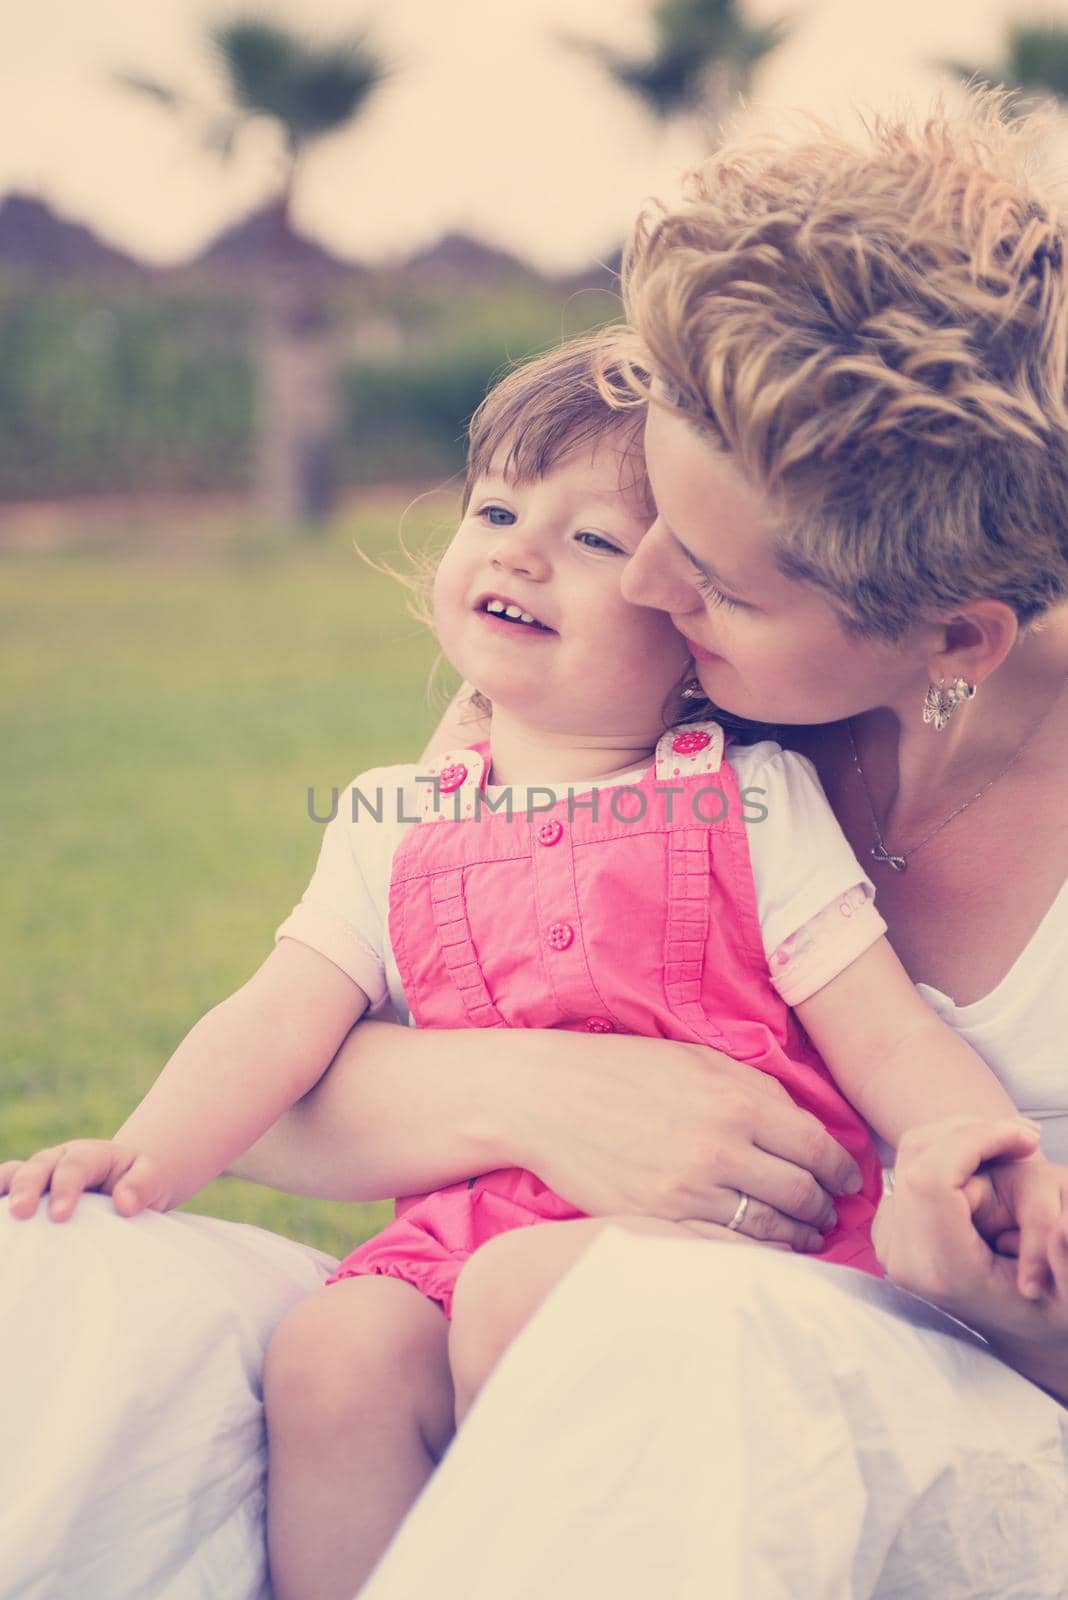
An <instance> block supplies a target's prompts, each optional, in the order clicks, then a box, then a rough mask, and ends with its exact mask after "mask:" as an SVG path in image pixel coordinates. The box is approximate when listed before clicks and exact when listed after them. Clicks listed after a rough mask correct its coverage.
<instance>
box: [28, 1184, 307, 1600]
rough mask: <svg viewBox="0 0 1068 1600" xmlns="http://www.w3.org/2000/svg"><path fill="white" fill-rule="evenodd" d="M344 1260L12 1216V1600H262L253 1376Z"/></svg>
mask: <svg viewBox="0 0 1068 1600" xmlns="http://www.w3.org/2000/svg"><path fill="white" fill-rule="evenodd" d="M331 1265H332V1262H331V1261H330V1260H329V1258H327V1257H326V1256H323V1255H321V1254H320V1252H318V1251H316V1250H311V1249H308V1248H306V1247H304V1246H301V1245H297V1244H293V1243H292V1242H291V1241H290V1240H288V1239H281V1238H278V1237H277V1236H275V1235H273V1234H270V1233H265V1232H263V1230H262V1229H259V1228H250V1227H245V1226H243V1225H242V1224H239V1223H230V1222H219V1221H215V1220H213V1219H210V1218H206V1217H194V1216H187V1215H184V1214H177V1213H173V1214H171V1215H168V1216H159V1215H157V1214H155V1213H153V1212H149V1213H147V1214H146V1215H144V1216H142V1217H138V1218H137V1219H136V1220H134V1221H129V1220H125V1219H123V1218H121V1217H119V1216H117V1215H116V1213H115V1211H114V1210H113V1208H112V1204H111V1201H110V1199H104V1198H103V1197H100V1196H95V1195H92V1196H87V1197H86V1198H85V1199H84V1200H83V1201H82V1202H81V1204H80V1205H79V1208H78V1211H77V1212H76V1213H75V1215H74V1217H73V1218H72V1219H71V1220H70V1221H69V1222H65V1223H63V1224H60V1225H57V1224H54V1223H51V1222H49V1221H48V1220H47V1218H46V1217H44V1216H43V1215H38V1217H36V1218H35V1219H33V1220H32V1221H25V1222H14V1221H12V1219H11V1217H10V1215H9V1214H8V1210H7V1205H6V1203H3V1202H0V1429H2V1445H0V1597H2V1600H15V1597H17V1600H267V1597H268V1595H269V1588H268V1584H267V1574H266V1553H265V1545H264V1534H263V1511H264V1468H265V1446H264V1431H263V1416H262V1411H263V1408H262V1403H261V1394H260V1369H261V1366H262V1362H263V1352H264V1349H265V1347H266V1344H267V1340H268V1338H269V1337H270V1334H271V1331H272V1330H273V1328H274V1326H275V1324H276V1323H277V1322H278V1320H279V1318H280V1317H281V1316H282V1315H283V1314H284V1313H285V1312H286V1311H287V1310H288V1309H289V1307H290V1306H291V1305H293V1304H295V1302H296V1301H297V1300H299V1299H300V1298H301V1296H302V1295H304V1294H306V1293H308V1291H309V1290H312V1289H315V1288H317V1287H318V1286H319V1285H320V1284H321V1283H322V1281H323V1278H324V1277H325V1276H326V1273H327V1272H328V1271H329V1269H330V1267H331Z"/></svg>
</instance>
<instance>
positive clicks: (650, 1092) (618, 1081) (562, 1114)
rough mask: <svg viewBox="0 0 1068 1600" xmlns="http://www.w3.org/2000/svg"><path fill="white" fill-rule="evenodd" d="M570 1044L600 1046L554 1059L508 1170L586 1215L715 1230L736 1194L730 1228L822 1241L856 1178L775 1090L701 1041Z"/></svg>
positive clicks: (811, 1243) (819, 1129)
mask: <svg viewBox="0 0 1068 1600" xmlns="http://www.w3.org/2000/svg"><path fill="white" fill-rule="evenodd" d="M498 1037H499V1035H498ZM556 1037H557V1038H562V1039H563V1040H569V1041H574V1040H575V1035H573V1034H563V1035H556ZM582 1043H583V1045H586V1044H593V1045H596V1046H597V1047H598V1049H597V1050H590V1051H589V1052H587V1051H586V1050H585V1049H582V1050H575V1051H573V1053H572V1056H571V1059H570V1060H569V1059H567V1056H566V1055H563V1056H562V1057H561V1059H560V1061H559V1062H554V1063H552V1070H553V1071H554V1074H555V1075H556V1077H557V1081H556V1083H555V1084H554V1086H553V1089H552V1091H551V1092H550V1093H545V1090H544V1087H543V1089H542V1093H541V1094H540V1095H539V1096H538V1098H537V1100H536V1102H535V1103H534V1104H532V1105H531V1107H530V1113H529V1116H530V1120H529V1122H528V1124H527V1127H526V1129H525V1132H526V1134H527V1136H528V1138H529V1140H530V1148H529V1149H527V1150H525V1151H524V1153H523V1158H522V1160H521V1162H520V1163H519V1164H521V1165H524V1166H528V1167H530V1168H531V1170H533V1171H534V1172H536V1173H537V1174H538V1176H539V1177H540V1178H541V1179H542V1180H543V1182H545V1183H547V1184H549V1185H550V1186H551V1187H552V1188H554V1189H556V1190H557V1192H558V1193H560V1194H562V1195H564V1197H565V1198H566V1199H568V1200H570V1201H571V1202H572V1204H573V1205H576V1206H578V1207H579V1208H580V1209H581V1210H583V1211H587V1212H589V1213H590V1214H591V1215H593V1216H605V1215H611V1214H616V1213H623V1214H626V1213H634V1214H640V1215H644V1216H651V1217H660V1218H662V1219H664V1220H665V1221H669V1222H685V1223H694V1222H696V1223H718V1224H720V1225H723V1224H725V1223H727V1222H729V1221H730V1220H731V1218H732V1217H733V1216H734V1214H735V1211H736V1209H737V1206H738V1202H739V1199H740V1197H741V1195H743V1194H746V1195H748V1196H749V1197H750V1203H749V1206H748V1208H747V1209H746V1213H745V1217H744V1219H743V1222H742V1224H741V1228H740V1230H739V1231H741V1232H743V1233H745V1234H746V1235H747V1236H748V1237H750V1238H755V1239H766V1240H777V1241H781V1242H785V1243H787V1244H790V1245H791V1246H792V1247H793V1248H794V1249H800V1250H806V1249H807V1250H819V1249H821V1248H822V1245H823V1238H822V1232H821V1231H820V1230H823V1231H827V1230H829V1229H830V1228H832V1227H833V1226H834V1224H835V1220H836V1218H835V1211H834V1202H833V1198H832V1197H833V1196H834V1195H836V1194H841V1193H846V1192H853V1191H854V1190H855V1189H856V1188H859V1186H860V1173H859V1171H858V1170H857V1167H856V1165H855V1163H854V1162H853V1160H852V1158H851V1157H850V1156H849V1155H848V1154H847V1153H846V1152H845V1151H844V1150H843V1149H842V1147H841V1146H840V1145H839V1144H837V1143H836V1142H835V1140H834V1139H832V1138H831V1136H830V1135H829V1134H828V1133H827V1131H826V1129H825V1128H824V1127H823V1125H822V1124H821V1123H820V1122H818V1121H817V1119H816V1118H815V1117H813V1116H811V1115H810V1114H809V1113H808V1112H806V1111H801V1110H799V1109H798V1107H797V1106H795V1105H794V1103H793V1101H792V1100H791V1099H790V1097H789V1095H788V1094H787V1093H786V1091H785V1089H783V1087H782V1085H781V1084H779V1083H778V1082H777V1081H776V1080H775V1079H773V1078H771V1077H769V1076H768V1074H767V1073H763V1072H760V1071H759V1070H758V1069H757V1068H755V1067H750V1066H746V1065H744V1064H742V1063H739V1062H737V1061H732V1060H731V1059H730V1058H729V1057H728V1056H724V1055H721V1054H720V1053H719V1052H718V1051H716V1050H711V1049H708V1048H706V1047H704V1046H701V1045H689V1044H681V1043H678V1042H676V1041H672V1040H666V1039H655V1040H650V1039H642V1038H636V1037H633V1036H631V1037H625V1038H620V1037H618V1036H614V1037H600V1038H596V1039H583V1041H582ZM565 1050H566V1046H565ZM595 1056H596V1057H597V1059H594V1057H595Z"/></svg>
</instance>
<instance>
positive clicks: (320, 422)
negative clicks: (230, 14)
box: [117, 17, 387, 522]
mask: <svg viewBox="0 0 1068 1600" xmlns="http://www.w3.org/2000/svg"><path fill="white" fill-rule="evenodd" d="M208 42H209V47H210V50H211V53H212V56H213V58H214V62H215V65H216V67H217V68H218V69H219V72H220V75H221V77H222V80H223V87H224V90H225V92H226V95H227V98H228V100H229V106H228V109H227V110H226V111H225V113H224V114H222V115H221V116H220V115H218V114H212V113H210V112H208V111H206V110H205V109H204V108H202V107H200V106H198V105H197V104H196V103H195V102H193V101H192V100H190V99H189V97H188V96H186V95H184V94H181V93H180V92H179V91H177V90H175V89H173V88H171V87H170V86H168V85H166V84H162V83H159V82H157V81H156V80H154V79H151V78H146V77H143V76H141V75H140V74H136V73H120V74H118V75H117V76H118V80H119V82H120V83H122V84H123V85H124V86H125V87H126V88H128V89H133V90H135V91H137V92H138V93H140V94H147V95H149V96H150V97H151V98H152V99H153V100H155V101H156V102H157V103H158V104H160V105H162V106H164V107H166V108H167V109H168V110H170V111H173V112H176V113H179V114H183V115H189V114H191V115H192V116H193V118H194V119H195V121H196V122H197V124H198V126H199V131H200V134H201V137H202V138H203V139H204V141H205V142H206V143H207V144H208V145H209V147H210V148H212V149H214V150H216V151H217V152H218V153H219V154H220V155H221V156H223V157H228V156H230V155H231V154H232V152H233V150H234V148H235V146H236V144H237V143H238V141H239V138H240V135H241V132H242V130H243V129H244V128H245V127H246V126H247V125H248V124H249V123H250V122H252V121H254V120H256V119H260V118H266V119H267V120H269V121H271V122H274V123H275V124H276V126H277V127H278V128H279V130H280V132H281V134H282V146H283V154H282V163H281V173H280V175H279V182H278V188H277V192H276V197H275V201H274V204H273V205H272V206H271V207H270V216H271V219H272V229H271V236H270V243H269V245H268V259H267V261H266V262H265V267H266V269H267V271H266V278H265V283H264V289H265V293H264V295H263V303H262V307H261V313H262V335H261V340H260V353H261V354H260V423H259V448H258V454H259V463H258V472H257V478H258V488H259V491H260V497H261V499H262V500H263V502H264V505H265V507H266V508H267V510H268V511H269V512H270V513H271V514H272V515H273V516H274V517H276V518H278V519H279V520H287V521H289V520H297V521H303V522H317V521H320V520H322V518H323V517H325V516H326V515H327V513H328V512H329V509H330V505H331V503H332V499H333V481H332V470H331V457H332V454H333V446H334V443H335V438H336V432H337V428H336V414H337V401H336V394H335V383H334V373H333V364H332V362H331V359H330V340H329V338H328V331H329V330H328V327H327V316H326V308H325V304H324V299H323V291H322V287H321V285H319V284H316V283H313V282H312V281H311V280H310V279H309V277H308V275H307V273H306V271H302V270H301V268H300V266H299V265H298V264H297V259H298V258H297V257H296V256H295V255H294V252H292V251H291V250H290V249H288V248H287V246H288V245H289V244H290V242H291V241H292V238H293V231H292V225H291V215H292V203H293V193H294V189H295V187H296V184H297V182H298V179H299V176H300V173H301V171H302V169H303V164H304V161H305V159H306V157H307V155H308V153H309V151H310V150H311V149H313V148H314V146H315V145H316V144H317V142H318V141H319V140H321V139H323V138H325V137H326V136H327V135H328V134H331V133H335V132H337V131H338V130H339V129H341V128H343V127H344V126H345V125H346V124H347V123H349V122H350V121H351V120H352V119H353V118H354V117H356V116H358V115H359V113H360V112H361V111H362V110H363V108H364V106H365V105H366V104H367V102H368V100H369V99H370V97H371V95H372V94H373V93H374V91H375V90H376V89H377V88H378V86H379V85H380V84H381V83H382V82H383V80H384V79H385V77H386V76H387V72H386V68H385V65H384V63H383V61H382V59H381V57H380V56H379V55H378V54H377V53H376V52H375V51H374V50H373V49H372V48H371V47H370V46H369V45H368V43H367V42H366V39H365V38H364V37H362V36H361V37H357V38H353V39H349V40H346V41H343V42H339V43H334V44H332V45H322V46H321V45H314V44H310V43H307V42H305V41H304V40H303V39H300V38H298V37H297V36H296V35H294V34H292V33H290V32H289V31H288V30H287V29H285V28H281V27H278V26H276V25H274V24H272V23H268V22H264V21H261V20H259V19H257V18H251V17H250V18H240V17H238V18H233V19H231V20H229V21H226V22H220V23H217V24H215V25H214V26H212V27H211V28H210V29H209V31H208Z"/></svg>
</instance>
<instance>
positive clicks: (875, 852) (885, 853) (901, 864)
mask: <svg viewBox="0 0 1068 1600" xmlns="http://www.w3.org/2000/svg"><path fill="white" fill-rule="evenodd" d="M1062 693H1063V688H1061V689H1058V691H1057V693H1056V694H1055V695H1054V697H1053V699H1052V700H1051V701H1050V703H1049V705H1048V706H1047V707H1046V709H1045V711H1043V713H1042V715H1041V716H1040V717H1039V719H1038V721H1037V722H1036V723H1035V725H1034V727H1033V728H1032V729H1031V732H1030V733H1029V734H1028V735H1027V738H1026V739H1025V740H1024V742H1023V744H1021V745H1019V746H1018V747H1017V748H1016V750H1015V751H1014V752H1013V754H1012V755H1011V756H1010V757H1009V759H1008V760H1007V761H1006V763H1005V765H1004V766H1003V767H1002V768H1001V770H1000V772H995V774H994V776H993V777H992V778H988V779H987V781H986V782H985V783H984V784H983V787H982V788H981V789H977V790H976V791H975V793H974V794H973V795H971V796H969V798H968V799H967V800H962V801H961V803H960V805H959V806H957V807H956V808H955V809H954V810H953V811H951V812H950V813H949V816H948V817H943V818H942V820H941V822H940V823H938V825H937V826H936V827H934V828H932V829H931V831H930V833H925V834H924V836H923V838H922V839H917V840H916V843H915V844H910V845H909V847H908V849H907V850H890V849H888V847H887V843H886V840H885V839H884V838H883V830H882V829H881V828H880V826H879V819H878V817H877V816H876V815H875V805H874V802H873V801H872V797H871V790H870V789H869V788H868V780H867V778H866V777H865V776H864V768H863V767H862V766H861V764H860V756H859V755H858V754H857V741H856V739H855V738H854V737H853V719H852V717H847V718H846V733H847V734H848V735H849V750H850V754H851V755H852V757H853V765H854V766H855V767H856V769H857V777H858V778H859V779H860V784H861V788H862V789H863V790H864V798H865V800H866V801H867V802H868V810H869V812H870V813H871V825H872V828H873V829H874V831H875V843H874V844H873V845H872V847H871V851H870V854H871V858H872V860H873V861H877V862H878V863H879V865H880V866H882V867H889V868H890V869H891V870H892V871H893V872H905V871H907V869H908V864H909V856H914V855H915V854H916V852H917V850H922V849H923V847H924V845H925V844H930V842H931V840H932V839H933V838H934V837H935V834H937V833H941V832H942V829H943V828H948V826H949V824H950V823H951V822H952V821H953V819H954V817H959V816H960V814H961V812H962V811H967V809H968V807H969V806H974V804H975V802H976V801H977V800H981V799H982V798H983V795H984V794H986V792H987V790H988V789H992V788H993V787H994V785H995V783H998V782H1000V780H1001V779H1002V778H1003V777H1004V776H1005V774H1006V773H1007V772H1008V771H1009V770H1010V769H1011V768H1012V767H1014V766H1015V765H1016V763H1017V761H1019V759H1020V757H1021V756H1022V755H1023V753H1024V751H1025V750H1026V749H1028V747H1029V746H1030V745H1031V743H1032V741H1033V740H1034V738H1035V737H1036V735H1037V734H1038V732H1039V730H1040V729H1041V727H1042V725H1043V724H1044V722H1045V720H1046V718H1047V717H1048V716H1049V714H1050V712H1051V711H1052V710H1053V707H1054V706H1055V705H1056V704H1057V701H1058V700H1059V699H1060V697H1061V694H1062Z"/></svg>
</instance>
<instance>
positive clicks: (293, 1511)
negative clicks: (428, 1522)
mask: <svg viewBox="0 0 1068 1600" xmlns="http://www.w3.org/2000/svg"><path fill="white" fill-rule="evenodd" d="M264 1401H265V1405H266V1410H267V1435H268V1447H269V1458H268V1472H267V1544H268V1550H269V1553H270V1563H271V1581H272V1584H273V1587H274V1594H275V1600H352V1597H353V1595H354V1594H355V1593H356V1591H357V1590H358V1589H359V1588H360V1586H361V1584H362V1583H363V1582H364V1580H365V1579H366V1578H367V1576H368V1574H369V1573H370V1572H371V1569H372V1568H373V1567H374V1565H375V1563H376V1562H377V1561H378V1559H379V1557H380V1556H381V1555H382V1553H383V1551H384V1550H385V1548H386V1545H387V1544H388V1543H389V1541H390V1539H391V1538H392V1536H393V1534H394V1533H395V1531H396V1529H397V1527H398V1526H399V1524H400V1522H401V1520H402V1518H403V1517H404V1515H405V1513H406V1512H407V1511H408V1509H409V1507H410V1506H411V1505H412V1503H413V1501H414V1500H415V1498H416V1496H417V1495H418V1493H419V1491H420V1489H421V1488H422V1487H423V1485H424V1484H425V1482H426V1480H427V1479H428V1478H429V1476H430V1474H431V1472H432V1471H433V1469H434V1466H435V1465H436V1463H437V1460H438V1458H439V1457H440V1455H441V1454H442V1452H443V1451H444V1449H445V1446H446V1445H447V1444H448V1442H449V1439H450V1438H451V1437H452V1384H451V1381H450V1378H449V1365H448V1358H447V1324H446V1321H445V1318H444V1316H443V1315H442V1313H441V1310H440V1308H439V1307H438V1306H436V1305H435V1304H433V1302H431V1301H429V1300H426V1299H424V1298H423V1296H422V1295H421V1294H420V1293H419V1292H418V1290H416V1289H413V1288H412V1286H411V1284H408V1283H401V1282H399V1281H398V1280H397V1279H395V1278H386V1277H367V1278H349V1279H345V1280H343V1281H342V1282H341V1283H334V1284H331V1285H330V1286H329V1287H328V1288H327V1289H326V1290H325V1291H324V1292H323V1293H321V1294H315V1295H310V1296H309V1297H308V1299H306V1300H303V1301H301V1303H300V1304H299V1305H297V1306H295V1307H294V1309H293V1310H292V1311H291V1312H290V1313H289V1315H288V1316H287V1317H286V1318H284V1320H283V1321H282V1322H281V1323H280V1324H279V1327H278V1329H277V1331H276V1333H275V1335H274V1338H273V1340H272V1341H271V1345H270V1347H269V1349H268V1351H267V1360H266V1363H265V1366H264Z"/></svg>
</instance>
